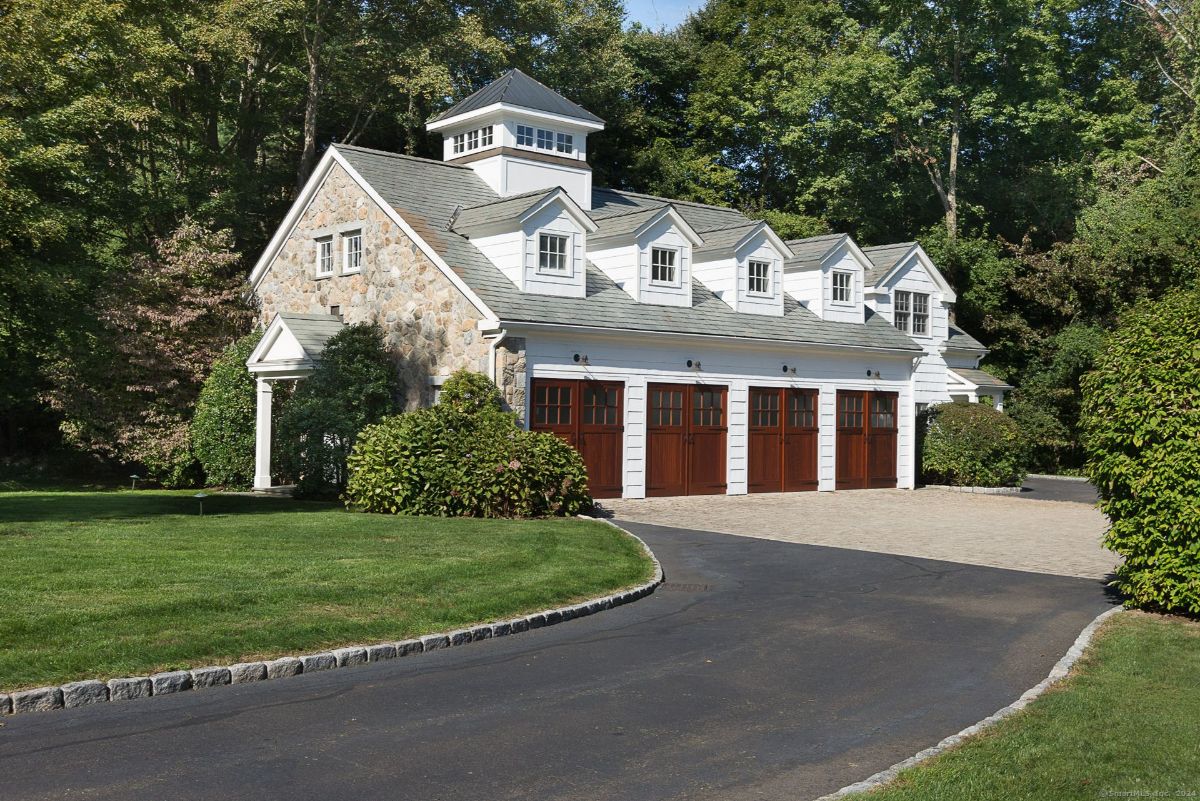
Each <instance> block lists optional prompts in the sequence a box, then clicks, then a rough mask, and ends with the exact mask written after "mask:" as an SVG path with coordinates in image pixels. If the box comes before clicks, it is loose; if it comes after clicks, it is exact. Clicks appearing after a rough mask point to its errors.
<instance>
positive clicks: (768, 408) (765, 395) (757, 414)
mask: <svg viewBox="0 0 1200 801" xmlns="http://www.w3.org/2000/svg"><path fill="white" fill-rule="evenodd" d="M750 425H751V426H753V427H754V428H778V427H779V392H778V390H771V391H769V392H764V391H752V392H751V393H750Z"/></svg>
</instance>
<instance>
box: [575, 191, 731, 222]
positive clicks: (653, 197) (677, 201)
mask: <svg viewBox="0 0 1200 801" xmlns="http://www.w3.org/2000/svg"><path fill="white" fill-rule="evenodd" d="M592 191H594V192H612V193H613V194H615V195H632V196H633V197H644V198H649V199H650V200H661V201H662V202H663V203H669V204H674V205H684V206H696V207H698V208H702V209H715V210H716V211H727V212H729V213H730V214H741V215H742V216H743V217H745V216H746V215H745V214H744V213H743V212H740V211H738V210H737V209H734V208H730V207H729V206H714V205H713V204H711V203H699V202H697V201H695V200H680V199H678V198H671V197H664V196H663V195H649V194H646V193H645V192H633V191H630V190H628V189H616V188H614V187H611V186H598V187H596V188H595V189H594V190H592Z"/></svg>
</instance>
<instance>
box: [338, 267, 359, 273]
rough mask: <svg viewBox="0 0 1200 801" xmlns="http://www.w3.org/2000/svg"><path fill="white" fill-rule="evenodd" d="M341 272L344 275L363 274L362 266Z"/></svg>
mask: <svg viewBox="0 0 1200 801" xmlns="http://www.w3.org/2000/svg"><path fill="white" fill-rule="evenodd" d="M341 274H342V275H361V274H362V268H361V267H359V268H358V269H357V270H342V273H341Z"/></svg>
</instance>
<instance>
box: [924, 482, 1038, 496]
mask: <svg viewBox="0 0 1200 801" xmlns="http://www.w3.org/2000/svg"><path fill="white" fill-rule="evenodd" d="M922 489H932V490H942V491H943V492H969V493H972V494H975V495H1020V494H1021V488H1020V487H957V486H953V485H951V484H923V485H922Z"/></svg>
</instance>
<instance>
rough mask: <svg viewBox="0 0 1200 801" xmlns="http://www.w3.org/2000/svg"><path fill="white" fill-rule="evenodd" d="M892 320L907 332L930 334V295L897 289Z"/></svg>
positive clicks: (917, 334)
mask: <svg viewBox="0 0 1200 801" xmlns="http://www.w3.org/2000/svg"><path fill="white" fill-rule="evenodd" d="M892 322H893V323H894V324H895V326H896V327H897V328H899V329H900V330H901V331H903V332H904V333H906V334H912V335H913V336H928V335H929V295H926V294H924V293H921V292H904V291H902V290H896V299H895V309H894V311H893V313H892Z"/></svg>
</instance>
